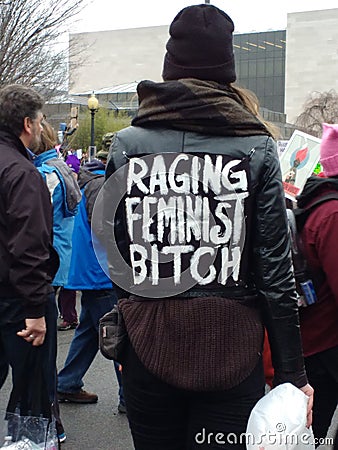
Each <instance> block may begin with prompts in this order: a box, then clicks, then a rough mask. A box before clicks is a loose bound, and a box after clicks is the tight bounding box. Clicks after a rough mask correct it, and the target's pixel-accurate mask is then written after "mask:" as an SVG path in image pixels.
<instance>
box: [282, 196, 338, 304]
mask: <svg viewBox="0 0 338 450" xmlns="http://www.w3.org/2000/svg"><path fill="white" fill-rule="evenodd" d="M328 200H338V192H331V193H329V194H326V195H323V196H321V197H320V198H318V199H317V200H316V201H314V202H313V203H311V204H310V205H309V206H307V207H305V208H294V209H291V208H287V210H286V211H287V217H288V222H289V229H290V237H291V253H292V262H293V269H294V275H295V279H296V290H297V294H298V306H309V305H312V304H313V303H316V301H317V294H316V291H318V289H319V287H320V286H321V285H322V283H323V282H324V280H325V274H324V271H322V270H320V271H319V272H316V273H312V272H311V270H310V268H309V267H308V263H307V260H306V258H305V256H304V253H303V242H302V238H301V231H302V229H303V227H304V225H305V222H306V220H307V218H308V217H309V215H310V214H311V212H312V211H313V210H314V209H315V208H316V207H317V206H319V205H321V204H322V203H324V202H327V201H328Z"/></svg>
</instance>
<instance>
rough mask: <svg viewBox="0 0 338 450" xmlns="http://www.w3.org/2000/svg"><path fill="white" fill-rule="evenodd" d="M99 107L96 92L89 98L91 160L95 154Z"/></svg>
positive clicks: (89, 156)
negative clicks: (96, 117)
mask: <svg viewBox="0 0 338 450" xmlns="http://www.w3.org/2000/svg"><path fill="white" fill-rule="evenodd" d="M98 108H99V101H98V99H97V98H96V97H95V94H94V92H93V93H92V94H91V95H90V97H89V99H88V109H89V111H90V114H91V125H90V147H89V155H88V158H89V161H90V160H91V158H92V157H93V156H94V154H95V113H96V112H97V110H98Z"/></svg>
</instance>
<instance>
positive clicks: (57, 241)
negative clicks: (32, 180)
mask: <svg viewBox="0 0 338 450" xmlns="http://www.w3.org/2000/svg"><path fill="white" fill-rule="evenodd" d="M33 161H34V165H35V167H36V168H37V169H38V170H39V172H40V174H41V175H42V177H43V179H44V180H45V183H46V184H47V187H48V189H49V193H50V197H51V202H52V204H53V245H54V247H55V249H56V251H57V252H58V254H59V258H60V267H59V270H58V272H57V273H56V275H55V277H54V280H53V283H52V284H53V286H65V285H66V284H67V281H68V272H69V266H70V259H71V253H72V234H73V227H74V217H75V215H76V214H77V211H78V204H79V202H80V200H81V193H80V189H79V186H78V184H77V181H76V180H75V178H74V175H73V172H72V171H71V169H70V168H69V167H68V166H67V164H66V163H65V162H64V161H63V160H62V159H58V155H57V152H56V150H55V149H52V150H48V151H47V152H44V153H41V154H40V155H37V156H36V157H34V159H33Z"/></svg>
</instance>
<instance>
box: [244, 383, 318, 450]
mask: <svg viewBox="0 0 338 450" xmlns="http://www.w3.org/2000/svg"><path fill="white" fill-rule="evenodd" d="M307 402H308V397H307V396H306V395H305V394H304V393H303V392H302V391H301V390H300V389H298V388H296V387H295V386H293V385H292V384H290V383H284V384H281V385H279V386H277V387H276V388H274V389H272V390H271V391H270V392H269V393H268V394H267V395H265V396H264V397H263V398H261V399H260V400H259V401H258V402H257V403H256V405H255V406H254V408H253V410H252V411H251V414H250V417H249V421H248V425H247V430H246V446H247V449H248V450H312V449H314V448H315V446H314V436H313V432H312V429H311V428H310V429H308V428H306V411H307Z"/></svg>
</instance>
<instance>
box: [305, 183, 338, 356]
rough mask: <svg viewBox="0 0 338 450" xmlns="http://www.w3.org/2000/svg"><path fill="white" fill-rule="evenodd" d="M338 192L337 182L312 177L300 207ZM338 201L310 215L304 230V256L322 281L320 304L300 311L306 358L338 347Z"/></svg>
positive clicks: (319, 292)
mask: <svg viewBox="0 0 338 450" xmlns="http://www.w3.org/2000/svg"><path fill="white" fill-rule="evenodd" d="M337 191H338V179H337V178H318V177H315V176H313V177H311V178H309V179H308V180H307V183H306V184H305V186H304V189H303V191H302V193H301V195H300V196H299V197H298V206H299V207H302V208H304V207H306V206H308V205H310V204H311V203H312V202H313V201H315V200H317V199H319V198H320V197H321V196H323V195H325V194H328V193H329V192H337ZM337 234H338V200H328V201H326V202H324V203H322V204H321V205H319V206H317V207H316V208H315V209H314V210H313V211H312V212H311V213H310V215H309V217H308V219H307V220H306V222H305V225H304V228H303V230H302V234H301V236H302V242H303V246H304V255H305V256H306V259H307V261H308V264H309V268H310V270H311V272H312V273H313V274H314V275H315V276H318V274H320V275H319V278H320V279H321V280H322V282H321V283H320V285H319V287H318V288H317V299H318V300H317V302H316V303H314V304H313V305H310V306H308V307H306V308H301V309H300V324H301V333H302V339H303V349H304V355H305V356H311V355H314V354H316V353H319V352H322V351H325V350H328V349H330V348H332V347H335V346H337V345H338V277H337V265H338V240H337Z"/></svg>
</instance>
